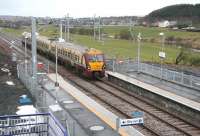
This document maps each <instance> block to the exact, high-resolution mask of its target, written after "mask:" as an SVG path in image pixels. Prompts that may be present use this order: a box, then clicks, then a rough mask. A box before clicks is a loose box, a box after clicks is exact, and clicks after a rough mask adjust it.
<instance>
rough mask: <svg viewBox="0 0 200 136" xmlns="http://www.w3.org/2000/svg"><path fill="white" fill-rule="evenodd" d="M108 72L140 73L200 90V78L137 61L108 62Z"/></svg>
mask: <svg viewBox="0 0 200 136" xmlns="http://www.w3.org/2000/svg"><path fill="white" fill-rule="evenodd" d="M106 66H107V70H111V71H114V72H119V73H122V74H126V75H128V74H129V73H131V72H140V73H144V74H147V75H151V76H153V77H156V78H160V79H162V80H167V81H170V82H174V83H176V84H180V85H183V86H186V87H191V88H193V89H197V90H200V77H197V76H193V75H189V74H185V73H184V72H179V71H173V70H169V69H167V68H161V67H160V66H155V65H152V64H146V63H139V64H138V63H137V62H136V61H135V60H130V59H127V60H123V61H116V60H107V63H106Z"/></svg>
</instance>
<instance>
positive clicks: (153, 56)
mask: <svg viewBox="0 0 200 136" xmlns="http://www.w3.org/2000/svg"><path fill="white" fill-rule="evenodd" d="M123 29H129V27H128V26H124V27H122V26H121V27H116V26H109V27H108V26H105V27H104V32H106V33H108V34H109V35H114V34H116V33H119V32H120V30H123ZM24 30H27V28H26V29H17V30H15V29H8V28H6V29H4V30H3V31H5V32H10V33H14V34H16V35H20V34H21V33H22V32H23V31H24ZM38 30H39V33H40V34H41V35H45V36H48V37H51V38H52V37H56V36H58V33H59V30H58V27H55V26H52V25H48V26H40V27H39V28H38ZM133 30H134V33H136V34H137V32H141V33H142V36H143V37H146V38H152V37H156V38H160V37H159V33H160V32H164V33H166V35H167V36H171V35H172V36H176V37H179V36H180V37H181V38H191V37H192V38H199V39H200V35H199V34H198V33H194V32H193V33H192V32H179V31H169V30H167V29H163V28H146V27H134V29H133ZM63 35H64V34H63ZM70 36H71V37H70V39H71V40H72V42H74V43H77V44H80V45H83V46H87V47H89V48H96V49H99V50H102V51H103V52H104V53H105V54H106V56H108V57H110V58H112V57H116V58H136V56H137V43H136V42H132V41H129V40H121V39H120V40H119V39H112V38H106V39H104V43H103V42H99V41H97V40H94V39H93V38H92V37H91V36H86V35H77V34H73V35H72V34H70ZM160 50H161V45H160V44H159V43H150V42H142V43H141V58H142V60H143V61H153V62H159V61H160V58H159V56H158V53H159V51H160ZM165 52H166V59H165V62H167V63H174V62H175V59H176V56H177V55H178V54H179V52H180V49H179V48H178V47H176V46H170V45H165ZM195 55H197V56H200V54H198V53H196V54H195Z"/></svg>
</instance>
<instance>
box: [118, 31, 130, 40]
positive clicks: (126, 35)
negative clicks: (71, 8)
mask: <svg viewBox="0 0 200 136" xmlns="http://www.w3.org/2000/svg"><path fill="white" fill-rule="evenodd" d="M119 37H120V39H126V40H129V39H131V34H130V32H129V31H127V30H121V31H120V33H119Z"/></svg>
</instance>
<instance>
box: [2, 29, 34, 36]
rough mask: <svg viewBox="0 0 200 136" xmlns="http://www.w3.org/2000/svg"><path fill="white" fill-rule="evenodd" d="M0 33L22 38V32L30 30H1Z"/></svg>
mask: <svg viewBox="0 0 200 136" xmlns="http://www.w3.org/2000/svg"><path fill="white" fill-rule="evenodd" d="M1 31H3V32H5V33H10V34H13V35H15V36H22V33H23V32H24V31H30V29H28V28H19V29H12V28H3V29H2V30H1Z"/></svg>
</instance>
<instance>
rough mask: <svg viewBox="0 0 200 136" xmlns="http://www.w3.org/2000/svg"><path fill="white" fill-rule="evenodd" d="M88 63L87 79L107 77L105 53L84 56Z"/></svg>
mask: <svg viewBox="0 0 200 136" xmlns="http://www.w3.org/2000/svg"><path fill="white" fill-rule="evenodd" d="M84 56H85V61H86V70H85V73H84V74H85V75H86V76H87V77H92V78H95V77H101V78H102V77H104V76H105V59H104V55H103V53H100V54H93V53H90V54H89V53H87V54H85V55H84Z"/></svg>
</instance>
